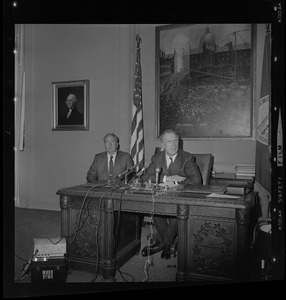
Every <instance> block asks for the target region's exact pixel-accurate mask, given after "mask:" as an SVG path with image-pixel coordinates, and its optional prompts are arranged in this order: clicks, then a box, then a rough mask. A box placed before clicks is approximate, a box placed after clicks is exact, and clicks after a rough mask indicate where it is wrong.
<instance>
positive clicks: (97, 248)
mask: <svg viewBox="0 0 286 300" xmlns="http://www.w3.org/2000/svg"><path fill="white" fill-rule="evenodd" d="M114 190H115V188H112V189H111V190H108V191H107V192H106V193H104V194H103V195H102V196H101V198H100V200H99V220H98V223H97V226H96V230H95V241H96V267H95V270H94V276H93V278H92V279H91V281H90V282H95V280H96V279H97V276H98V267H99V244H98V229H99V226H100V223H101V202H102V199H103V197H104V196H105V195H106V194H107V193H108V192H111V195H112V193H113V191H114Z"/></svg>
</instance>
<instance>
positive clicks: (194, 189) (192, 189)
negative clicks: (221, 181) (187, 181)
mask: <svg viewBox="0 0 286 300" xmlns="http://www.w3.org/2000/svg"><path fill="white" fill-rule="evenodd" d="M226 188H227V185H186V186H185V188H184V189H183V190H182V192H185V193H199V194H211V193H216V194H220V195H222V194H224V193H225V192H226Z"/></svg>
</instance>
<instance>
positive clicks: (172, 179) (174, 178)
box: [166, 175, 186, 182]
mask: <svg viewBox="0 0 286 300" xmlns="http://www.w3.org/2000/svg"><path fill="white" fill-rule="evenodd" d="M185 179H186V177H183V176H179V175H171V176H166V182H180V181H184V180H185Z"/></svg>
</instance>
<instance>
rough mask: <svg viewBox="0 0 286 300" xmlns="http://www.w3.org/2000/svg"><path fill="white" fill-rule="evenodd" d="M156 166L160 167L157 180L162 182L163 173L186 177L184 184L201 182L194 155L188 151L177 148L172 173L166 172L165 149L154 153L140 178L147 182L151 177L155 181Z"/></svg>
mask: <svg viewBox="0 0 286 300" xmlns="http://www.w3.org/2000/svg"><path fill="white" fill-rule="evenodd" d="M156 168H160V169H161V172H160V176H159V182H163V177H164V176H165V175H179V176H183V177H186V179H185V180H184V182H182V183H184V184H202V176H201V173H200V170H199V168H198V166H197V164H196V163H195V157H194V155H192V154H191V153H189V152H185V151H183V150H181V149H179V151H178V154H177V157H176V159H175V161H174V164H173V167H172V173H171V174H169V173H168V169H167V161H166V156H165V151H160V152H158V153H156V154H154V155H153V156H152V158H151V163H150V165H149V166H148V168H147V170H146V172H145V174H144V176H143V178H142V180H143V181H145V182H147V181H148V180H149V179H151V181H152V182H156Z"/></svg>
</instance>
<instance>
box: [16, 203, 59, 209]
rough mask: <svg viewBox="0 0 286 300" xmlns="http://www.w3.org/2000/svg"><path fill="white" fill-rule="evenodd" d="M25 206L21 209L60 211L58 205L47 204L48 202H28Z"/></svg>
mask: <svg viewBox="0 0 286 300" xmlns="http://www.w3.org/2000/svg"><path fill="white" fill-rule="evenodd" d="M26 204H28V205H27V206H25V207H24V206H21V207H22V208H32V209H44V210H56V211H60V210H61V207H60V204H59V203H48V202H36V201H29V202H28V203H26Z"/></svg>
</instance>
